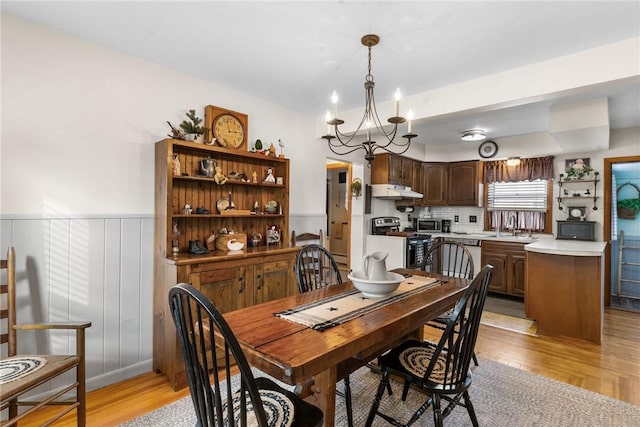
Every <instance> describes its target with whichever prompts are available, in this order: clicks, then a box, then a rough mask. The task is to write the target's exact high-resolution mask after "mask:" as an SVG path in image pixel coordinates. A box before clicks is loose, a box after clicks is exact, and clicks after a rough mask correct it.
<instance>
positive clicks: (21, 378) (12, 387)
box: [0, 247, 91, 426]
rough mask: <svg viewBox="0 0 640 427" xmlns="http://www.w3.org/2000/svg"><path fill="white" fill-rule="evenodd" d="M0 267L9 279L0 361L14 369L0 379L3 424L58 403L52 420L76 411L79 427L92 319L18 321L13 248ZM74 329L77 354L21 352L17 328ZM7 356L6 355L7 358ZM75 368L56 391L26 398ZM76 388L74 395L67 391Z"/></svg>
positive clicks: (0, 364) (84, 411)
mask: <svg viewBox="0 0 640 427" xmlns="http://www.w3.org/2000/svg"><path fill="white" fill-rule="evenodd" d="M0 267H1V269H2V270H3V271H4V272H5V274H6V282H5V281H3V284H2V285H0V294H5V295H6V297H3V298H2V299H3V300H5V301H6V302H7V307H3V308H2V310H1V311H0V314H1V315H0V319H1V320H2V322H3V323H5V324H6V333H3V334H2V335H1V336H0V338H1V341H0V342H1V343H2V345H3V346H4V345H6V352H5V351H4V349H3V352H2V355H3V358H2V360H0V367H2V370H3V371H5V372H7V371H9V372H12V374H10V375H8V377H7V378H2V379H0V400H1V410H5V409H6V410H7V414H8V418H7V420H6V424H2V425H3V426H11V425H17V424H18V422H19V421H20V420H22V419H24V418H25V417H27V416H29V415H31V414H32V413H34V412H36V411H38V410H39V409H40V408H41V407H48V406H58V407H59V408H60V411H55V413H54V414H53V415H51V416H50V418H49V422H53V421H55V420H57V419H58V418H60V417H62V416H63V415H65V414H66V413H68V412H71V411H73V410H74V409H75V410H76V421H77V425H78V426H84V425H85V424H86V415H87V406H86V387H85V329H87V328H88V327H90V326H91V322H84V321H81V322H60V323H58V322H56V323H44V324H42V323H41V324H18V323H16V264H15V250H14V248H13V247H10V248H9V250H8V251H7V258H6V259H3V260H0ZM53 329H56V330H62V329H66V330H73V331H75V336H76V342H75V347H76V351H75V354H71V355H49V354H37V355H32V354H22V353H20V352H19V351H18V341H17V335H18V334H17V331H24V330H38V331H43V330H53ZM5 355H6V357H5ZM74 369H75V377H74V378H73V379H72V380H70V381H68V383H67V384H66V385H64V386H62V387H61V388H60V389H57V390H55V392H52V393H50V394H47V396H46V397H44V398H42V399H40V400H38V401H32V400H27V399H26V398H25V396H24V395H25V394H26V393H27V392H29V391H30V390H33V389H34V388H36V387H37V386H39V385H41V384H44V383H46V382H47V381H49V380H52V379H54V378H59V377H61V376H63V374H65V373H66V372H69V371H72V370H74ZM73 390H75V393H73V395H74V396H73V397H72V398H68V397H67V394H69V393H70V392H71V391H73ZM18 407H28V409H27V410H25V411H23V412H21V413H20V414H19V413H18Z"/></svg>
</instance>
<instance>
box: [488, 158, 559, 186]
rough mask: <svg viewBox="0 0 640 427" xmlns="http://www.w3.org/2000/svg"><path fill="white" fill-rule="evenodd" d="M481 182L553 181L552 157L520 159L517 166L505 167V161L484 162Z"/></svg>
mask: <svg viewBox="0 0 640 427" xmlns="http://www.w3.org/2000/svg"><path fill="white" fill-rule="evenodd" d="M483 175H484V178H483V182H484V183H485V184H489V183H491V182H517V181H534V180H536V179H546V180H549V179H553V156H548V157H533V158H530V159H520V164H519V165H518V166H507V161H506V160H496V161H492V162H484V174H483Z"/></svg>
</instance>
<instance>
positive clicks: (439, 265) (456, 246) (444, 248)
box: [420, 241, 478, 366]
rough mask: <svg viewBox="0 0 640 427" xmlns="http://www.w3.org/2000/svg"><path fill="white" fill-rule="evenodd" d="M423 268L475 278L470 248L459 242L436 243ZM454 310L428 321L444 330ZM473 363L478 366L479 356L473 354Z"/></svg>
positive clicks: (439, 272) (433, 326)
mask: <svg viewBox="0 0 640 427" xmlns="http://www.w3.org/2000/svg"><path fill="white" fill-rule="evenodd" d="M420 269H421V270H424V271H429V272H432V273H438V274H443V275H445V276H449V277H461V278H464V279H473V273H474V266H473V258H472V257H471V252H469V249H467V248H465V247H464V246H463V245H461V244H460V243H457V242H450V241H441V242H437V243H435V244H434V245H433V246H431V248H430V249H429V251H428V252H427V254H426V255H425V257H424V260H423V261H422V265H421V266H420ZM452 311H453V310H449V311H447V312H446V313H444V314H442V315H440V316H438V317H436V318H435V319H433V320H431V321H429V322H427V323H426V326H430V327H432V328H435V329H439V330H444V328H445V327H446V325H447V321H448V320H449V316H450V315H451V313H452ZM473 363H474V364H475V365H476V366H478V358H477V357H476V355H475V353H474V354H473Z"/></svg>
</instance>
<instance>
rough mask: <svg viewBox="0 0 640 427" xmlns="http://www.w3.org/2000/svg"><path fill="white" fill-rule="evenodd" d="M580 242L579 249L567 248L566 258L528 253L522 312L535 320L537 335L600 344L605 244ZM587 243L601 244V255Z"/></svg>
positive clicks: (530, 251) (549, 254)
mask: <svg viewBox="0 0 640 427" xmlns="http://www.w3.org/2000/svg"><path fill="white" fill-rule="evenodd" d="M567 243H571V244H573V243H575V242H567ZM583 243H584V245H583V246H581V247H575V246H572V247H570V249H569V251H568V252H567V254H565V255H560V254H558V253H542V252H534V251H532V250H528V251H527V273H526V274H527V282H526V283H527V293H526V296H525V312H526V314H527V317H530V318H532V319H535V320H536V323H537V326H538V333H539V334H540V335H550V336H564V337H572V338H578V339H582V340H587V341H591V342H593V343H596V344H600V343H601V342H602V329H603V310H604V305H603V286H604V284H603V279H602V269H603V261H602V257H603V254H604V252H603V251H604V247H605V245H606V244H605V243H603V242H583ZM589 244H601V245H602V246H601V248H602V249H600V250H599V252H600V253H599V254H594V253H593V250H592V249H589V247H588V246H589ZM554 245H556V246H560V245H562V243H554ZM572 252H579V253H580V252H581V253H580V254H579V255H572V254H571V253H572ZM589 252H591V254H589Z"/></svg>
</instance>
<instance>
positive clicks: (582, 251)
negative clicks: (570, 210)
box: [524, 239, 607, 256]
mask: <svg viewBox="0 0 640 427" xmlns="http://www.w3.org/2000/svg"><path fill="white" fill-rule="evenodd" d="M606 245H607V244H606V242H584V241H576V240H552V239H540V240H538V241H536V242H533V243H530V244H528V245H525V247H524V248H525V250H527V251H530V252H539V253H543V254H551V255H570V256H602V255H603V254H604V248H605V247H606Z"/></svg>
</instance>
